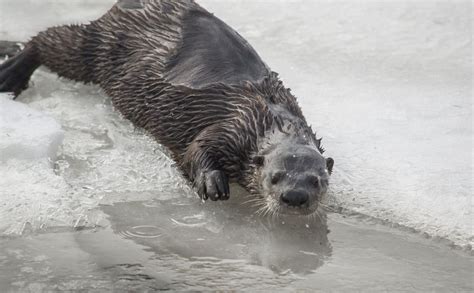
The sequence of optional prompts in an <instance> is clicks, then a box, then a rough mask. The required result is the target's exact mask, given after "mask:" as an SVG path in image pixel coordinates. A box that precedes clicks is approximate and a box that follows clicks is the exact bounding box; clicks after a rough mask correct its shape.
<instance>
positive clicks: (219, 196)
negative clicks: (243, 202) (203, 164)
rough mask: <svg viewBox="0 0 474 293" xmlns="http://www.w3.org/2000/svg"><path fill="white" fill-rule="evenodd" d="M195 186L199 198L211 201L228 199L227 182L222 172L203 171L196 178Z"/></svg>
mask: <svg viewBox="0 0 474 293" xmlns="http://www.w3.org/2000/svg"><path fill="white" fill-rule="evenodd" d="M195 185H196V186H197V188H198V194H199V197H201V198H202V199H203V200H207V199H208V198H210V199H211V200H212V201H217V200H228V199H229V180H228V179H227V176H226V175H225V174H224V172H222V171H219V170H214V171H205V172H202V173H201V175H200V176H199V177H198V178H197V180H196V182H195Z"/></svg>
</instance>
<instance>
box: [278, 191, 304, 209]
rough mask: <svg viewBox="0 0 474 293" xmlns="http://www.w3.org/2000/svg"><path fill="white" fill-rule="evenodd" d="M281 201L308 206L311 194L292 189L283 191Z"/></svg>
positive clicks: (295, 205) (292, 204)
mask: <svg viewBox="0 0 474 293" xmlns="http://www.w3.org/2000/svg"><path fill="white" fill-rule="evenodd" d="M280 201H281V202H282V203H284V204H286V205H289V206H291V207H306V206H308V203H309V194H308V193H306V192H304V191H300V190H291V191H288V192H285V193H283V194H282V195H281V197H280Z"/></svg>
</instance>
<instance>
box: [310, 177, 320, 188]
mask: <svg viewBox="0 0 474 293" xmlns="http://www.w3.org/2000/svg"><path fill="white" fill-rule="evenodd" d="M309 180H310V181H311V183H312V184H313V185H314V186H315V187H319V185H320V182H319V178H318V176H310V177H309Z"/></svg>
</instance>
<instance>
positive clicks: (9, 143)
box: [0, 94, 64, 162]
mask: <svg viewBox="0 0 474 293" xmlns="http://www.w3.org/2000/svg"><path fill="white" fill-rule="evenodd" d="M63 137H64V134H63V131H62V129H61V125H59V124H58V122H56V120H54V119H53V118H51V117H49V116H47V115H45V114H44V113H42V112H40V111H37V110H34V109H32V108H31V107H29V106H27V105H25V104H23V103H19V102H14V101H12V100H11V99H10V97H9V96H8V95H7V94H0V161H2V162H6V161H8V160H11V159H23V160H35V159H41V158H43V159H50V160H51V162H53V161H54V160H55V159H56V155H57V152H58V147H59V145H60V144H61V143H62V140H63Z"/></svg>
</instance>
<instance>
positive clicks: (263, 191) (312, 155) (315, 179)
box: [255, 144, 334, 215]
mask: <svg viewBox="0 0 474 293" xmlns="http://www.w3.org/2000/svg"><path fill="white" fill-rule="evenodd" d="M255 163H256V164H257V165H258V166H259V169H260V172H258V173H259V175H260V184H261V186H260V195H261V196H263V197H264V200H265V202H266V206H267V207H270V208H271V209H276V210H277V212H278V213H283V214H299V215H309V214H312V213H313V212H315V211H316V209H317V208H318V203H319V201H320V200H321V197H322V196H323V195H324V194H325V193H326V191H327V189H328V185H329V176H330V174H331V172H332V167H333V165H334V160H333V159H332V158H327V159H326V158H324V157H323V156H322V155H321V153H320V152H319V151H318V150H317V149H316V148H314V147H311V146H310V145H302V144H296V145H279V146H277V147H275V148H273V149H272V150H270V151H269V152H267V153H266V154H265V155H262V156H260V155H259V156H256V157H255Z"/></svg>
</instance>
